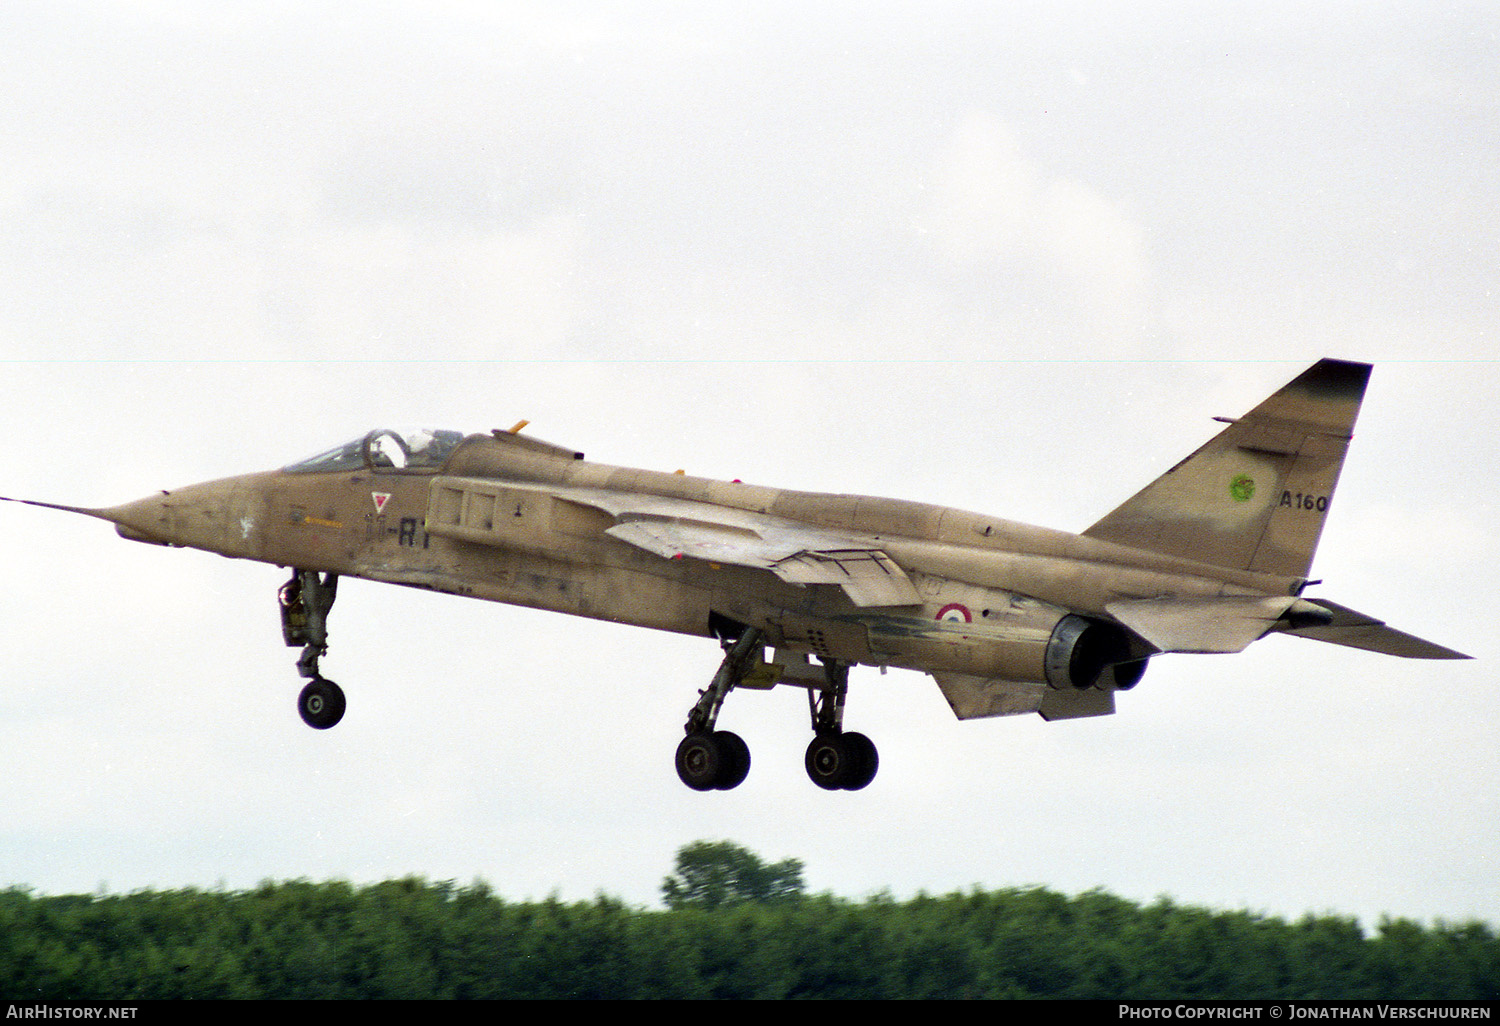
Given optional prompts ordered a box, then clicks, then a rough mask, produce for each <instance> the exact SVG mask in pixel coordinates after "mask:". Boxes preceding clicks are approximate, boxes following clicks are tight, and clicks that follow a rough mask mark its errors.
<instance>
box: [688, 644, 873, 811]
mask: <svg viewBox="0 0 1500 1026" xmlns="http://www.w3.org/2000/svg"><path fill="white" fill-rule="evenodd" d="M761 637H762V635H761V632H760V631H758V630H756V629H755V628H753V627H752V628H746V629H745V631H744V632H743V633H742V634H740V636H739V637H738V638H737V639H734V640H727V639H726V640H725V642H724V650H725V651H724V661H723V662H722V663H721V664H720V665H719V670H718V672H717V673H715V674H714V679H713V682H712V683H711V684H709V686H708V688H707V690H705V691H704V692H703V693H702V695H701V696H700V697H699V699H698V702H697V704H696V705H694V706H693V709H692V711H691V712H690V713H688V719H687V724H686V726H685V727H684V730H685V732H686V734H687V736H686V737H684V738H683V739H682V743H681V744H679V745H678V746H677V776H678V777H680V778H681V779H682V782H683V783H684V784H686V785H687V786H688V787H691V788H692V789H693V790H695V791H727V790H729V789H731V788H734V787H738V786H739V785H740V784H741V783H743V782H744V779H745V776H746V774H748V773H749V772H750V749H749V747H748V746H747V745H746V744H745V742H744V740H743V739H742V738H741V737H740V736H739V735H738V734H735V733H733V732H732V731H728V730H717V729H715V723H716V722H717V720H718V718H719V709H720V708H721V707H722V706H723V704H724V699H725V698H726V697H727V696H728V694H729V692H730V691H732V690H734V688H736V687H738V686H740V685H742V684H745V678H746V677H747V676H749V674H750V673H751V672H752V671H753V670H755V669H757V667H758V666H760V665H762V664H763V660H762V658H761V656H762V653H763V646H762V643H761ZM822 669H823V679H822V680H815V679H813V678H806V679H801V678H798V679H790V680H783V681H780V682H779V683H787V684H799V685H801V686H803V687H806V688H807V702H808V711H809V713H810V715H811V717H812V726H813V739H812V742H811V743H810V744H809V745H808V746H807V756H806V758H805V760H804V763H805V765H806V767H807V775H808V777H809V778H811V779H812V782H813V783H815V784H817V785H818V786H819V787H821V788H823V789H825V790H828V791H839V790H843V791H858V790H859V789H860V788H862V787H865V786H866V785H868V784H869V783H870V781H872V780H874V779H875V771H876V770H877V769H879V768H880V756H879V754H878V753H877V752H876V750H875V744H874V742H872V741H871V740H870V739H869V738H868V737H866V736H865V735H863V734H859V733H855V732H848V733H846V732H845V731H844V727H843V723H844V698H845V696H846V695H847V693H848V690H849V664H848V663H841V662H838V661H837V660H830V661H828V662H826V663H824V664H823V667H822ZM776 683H778V682H777V681H775V680H773V681H772V682H771V684H770V685H755V686H767V687H768V686H772V685H774V684H776Z"/></svg>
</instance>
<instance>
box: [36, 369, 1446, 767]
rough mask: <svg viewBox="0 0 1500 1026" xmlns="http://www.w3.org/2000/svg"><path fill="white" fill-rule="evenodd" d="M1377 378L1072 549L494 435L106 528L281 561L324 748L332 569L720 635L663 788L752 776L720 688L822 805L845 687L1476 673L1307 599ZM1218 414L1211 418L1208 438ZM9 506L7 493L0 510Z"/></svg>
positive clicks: (117, 515)
mask: <svg viewBox="0 0 1500 1026" xmlns="http://www.w3.org/2000/svg"><path fill="white" fill-rule="evenodd" d="M1369 375H1370V366H1369V365H1368V364H1363V363H1349V362H1345V361H1340V360H1321V361H1319V362H1318V363H1316V364H1314V365H1313V366H1312V367H1311V368H1309V369H1308V370H1306V371H1304V372H1303V373H1302V374H1301V375H1299V376H1298V377H1297V378H1296V379H1294V380H1293V381H1292V382H1290V383H1289V384H1288V385H1286V386H1285V387H1283V388H1282V389H1280V390H1279V391H1277V392H1276V393H1275V394H1274V395H1272V396H1271V397H1270V398H1268V399H1266V400H1265V401H1264V402H1262V403H1261V404H1260V405H1259V406H1256V407H1255V408H1254V409H1253V410H1251V411H1250V412H1249V413H1247V414H1246V415H1244V416H1243V417H1240V418H1238V419H1235V420H1226V421H1225V423H1226V424H1227V426H1226V427H1225V428H1224V429H1223V430H1222V431H1221V432H1220V433H1219V434H1218V435H1217V436H1216V437H1214V438H1213V439H1212V440H1210V441H1209V442H1208V443H1207V444H1205V445H1204V446H1202V447H1201V448H1199V449H1198V450H1197V451H1196V452H1194V453H1193V454H1192V455H1190V456H1188V457H1187V458H1185V459H1184V460H1182V461H1181V462H1180V463H1178V464H1177V465H1176V466H1174V467H1173V468H1172V469H1171V470H1169V471H1167V472H1166V473H1165V474H1163V475H1162V476H1161V477H1159V478H1158V479H1157V480H1155V481H1154V482H1152V483H1151V484H1149V485H1147V486H1146V487H1145V488H1144V489H1143V490H1141V491H1140V492H1139V493H1137V494H1136V495H1135V496H1134V497H1133V498H1131V499H1129V500H1128V501H1127V502H1125V504H1124V505H1122V506H1120V507H1119V508H1118V509H1116V510H1114V511H1113V512H1111V513H1109V514H1108V515H1106V516H1105V517H1104V519H1102V520H1100V521H1099V522H1098V523H1096V524H1094V525H1093V526H1092V527H1090V528H1089V529H1088V530H1086V531H1084V532H1083V533H1082V534H1080V535H1074V534H1068V533H1065V532H1062V531H1054V530H1048V529H1046V528H1040V527H1030V526H1027V525H1024V524H1018V523H1014V522H1011V521H1008V520H1001V519H999V518H996V517H991V516H985V515H983V514H979V513H966V512H963V511H960V510H956V509H947V508H944V507H940V506H930V505H925V504H923V503H918V502H909V501H903V500H896V499H878V498H870V497H867V496H862V495H829V494H820V493H814V492H801V491H787V490H779V489H775V488H766V487H762V486H759V485H752V484H744V483H742V482H740V481H714V480H708V479H705V478H698V477H692V476H688V475H686V474H683V473H682V472H680V471H679V472H677V473H663V472H660V471H653V470H635V469H629V468H625V467H615V466H607V465H603V464H599V463H590V462H587V461H585V460H584V458H583V454H582V453H580V452H575V451H574V450H572V449H569V448H565V447H562V446H558V445H553V444H551V443H548V442H543V441H540V440H538V439H536V438H533V437H531V436H529V435H525V434H522V433H521V430H522V428H523V427H524V426H525V422H524V421H523V422H522V423H520V424H517V425H516V426H515V427H513V428H511V429H510V430H497V431H493V432H491V433H490V434H475V435H468V436H465V435H463V434H460V433H459V432H456V431H420V432H400V431H393V430H384V429H380V430H375V431H371V432H370V433H368V434H366V435H364V436H363V437H361V438H358V439H355V440H353V441H351V442H348V443H346V444H343V445H340V446H337V447H335V448H333V449H329V450H328V451H327V452H324V453H321V454H319V455H317V456H313V457H311V458H309V459H305V460H302V461H300V462H298V463H293V464H291V465H289V466H286V467H283V468H282V469H280V470H275V471H270V472H267V473H259V474H251V475H248V476H243V477H232V478H227V479H224V480H219V481H212V482H208V483H205V484H197V485H190V486H188V487H186V488H178V489H174V490H172V491H163V492H161V493H160V494H158V495H153V496H151V497H149V498H145V499H141V500H140V501H138V502H132V503H128V504H126V505H123V506H115V507H112V508H108V509H86V508H80V507H73V506H59V505H56V504H52V503H41V502H32V503H30V504H31V505H38V506H48V507H50V508H55V509H64V510H69V511H71V512H75V513H83V514H86V515H88V516H92V517H98V518H100V519H103V520H107V521H110V522H112V523H114V524H115V525H117V526H116V529H117V531H118V532H119V533H120V534H121V535H122V536H123V537H125V538H128V539H131V540H133V541H141V542H151V543H154V544H159V545H171V546H188V547H192V548H198V549H205V550H207V551H209V552H217V553H220V554H222V555H225V556H229V557H233V558H237V559H252V560H259V561H261V562H266V563H275V564H278V565H280V566H282V567H286V568H290V569H291V571H292V575H291V579H290V580H289V581H287V582H286V584H285V585H284V586H283V587H282V588H281V591H280V607H281V620H282V634H283V637H284V640H285V642H286V644H287V645H289V646H292V647H299V646H300V647H301V649H302V652H301V656H300V658H299V659H298V662H297V667H298V670H299V671H300V673H301V675H302V676H303V677H305V678H308V683H307V684H306V686H305V687H304V688H303V689H302V692H301V695H300V697H299V699H298V709H299V711H300V713H301V715H302V718H303V719H304V720H305V721H306V722H307V723H308V725H309V726H312V727H315V728H318V729H320V730H321V729H326V728H328V727H332V726H333V725H334V724H335V723H337V722H338V721H339V719H340V717H342V716H343V713H344V702H345V700H344V694H343V691H342V690H341V689H340V688H339V687H338V686H337V685H336V684H334V683H332V682H331V681H329V680H326V679H325V678H324V677H323V676H322V674H321V672H320V669H319V660H320V659H321V658H322V657H323V656H324V655H325V654H326V652H327V648H328V630H327V623H328V615H329V611H330V609H331V608H332V606H333V603H334V597H335V595H336V593H337V585H338V582H339V579H340V578H341V577H358V578H364V579H366V580H372V581H383V582H386V583H389V584H402V585H407V586H410V587H416V588H428V589H433V590H436V591H440V592H445V593H447V594H452V595H464V596H468V597H470V598H480V599H489V600H491V601H495V602H508V603H513V604H517V605H524V606H534V607H538V608H543V609H551V610H556V611H558V612H564V613H572V614H574V615H576V616H588V617H595V618H598V619H604V620H612V621H617V622H622V623H630V624H636V625H639V626H642V627H652V628H656V629H658V630H666V631H676V632H679V633H683V634H693V635H701V636H705V637H713V638H716V639H718V641H719V642H720V644H721V646H722V648H723V650H724V656H723V662H722V663H721V665H720V666H719V669H718V672H717V673H716V674H715V675H714V677H713V679H712V681H711V683H710V684H709V686H708V687H707V688H706V689H705V690H703V691H702V692H701V693H700V697H699V699H698V701H697V702H696V703H695V704H694V705H693V707H692V709H691V710H690V712H689V713H688V718H687V722H686V724H685V727H684V731H683V732H684V735H685V736H684V738H683V740H682V743H681V744H680V745H679V746H678V749H677V755H676V765H677V772H678V775H679V776H680V777H681V779H682V781H683V782H684V783H685V784H687V785H688V786H689V787H691V788H694V789H697V790H700V791H707V790H712V789H728V788H732V787H735V786H737V785H738V784H739V783H740V782H741V781H743V780H744V779H745V775H746V773H747V772H748V771H749V768H750V753H749V750H748V748H747V747H746V745H745V742H744V741H743V740H742V739H741V738H739V737H738V736H737V735H735V734H734V733H732V732H730V731H726V730H720V729H718V728H717V720H718V716H719V710H720V708H721V706H722V704H723V702H724V700H725V698H726V697H727V696H728V694H729V693H730V692H731V691H732V690H734V689H735V688H762V689H764V688H771V687H775V686H777V685H790V686H795V687H801V688H805V689H806V690H807V694H808V706H809V713H810V718H811V721H812V729H813V735H814V736H813V739H812V741H811V743H810V744H809V745H808V748H807V752H806V758H805V764H806V768H807V773H808V776H809V777H811V778H812V780H813V782H814V783H816V784H818V785H819V786H820V787H823V788H826V789H829V790H834V789H845V790H856V789H859V788H862V787H864V786H866V785H867V784H869V783H870V781H871V779H873V777H874V776H875V771H876V768H877V765H878V756H877V754H876V749H875V746H874V744H873V743H872V742H871V741H870V739H869V738H867V737H865V736H864V735H863V734H860V733H857V732H853V731H845V730H844V729H843V719H844V704H845V699H846V697H847V694H848V679H849V669H850V667H852V666H855V665H857V664H863V665H873V666H880V667H886V666H897V667H906V668H910V669H916V670H921V671H925V672H927V673H930V674H931V675H932V676H933V678H934V679H935V680H936V682H937V685H938V687H939V688H940V689H941V690H942V693H943V695H944V696H945V697H946V698H947V700H948V703H949V704H950V705H951V706H952V708H953V711H954V713H955V714H956V715H957V716H958V718H960V719H970V718H973V717H982V716H1007V715H1013V714H1017V713H1027V712H1036V713H1039V714H1040V715H1041V716H1042V717H1043V718H1044V719H1047V720H1058V719H1068V718H1071V717H1082V716H1100V715H1105V714H1109V713H1112V712H1114V708H1115V693H1116V692H1118V691H1126V690H1129V689H1130V688H1132V687H1134V686H1135V685H1136V684H1137V683H1138V682H1139V681H1140V680H1141V677H1142V675H1143V674H1144V673H1145V671H1146V666H1147V664H1148V662H1149V661H1150V660H1151V659H1152V658H1153V657H1155V656H1157V655H1161V654H1163V653H1169V652H1200V653H1207V652H1220V653H1223V652H1238V651H1240V650H1242V649H1244V648H1245V647H1246V646H1248V645H1249V644H1250V643H1251V642H1252V641H1255V640H1256V639H1258V638H1261V637H1264V636H1265V635H1267V634H1271V633H1282V634H1291V635H1295V636H1298V637H1303V638H1311V639H1314V640H1316V641H1325V642H1332V643H1333V644H1337V645H1347V646H1350V647H1353V648H1362V649H1368V650H1370V651H1374V652H1382V653H1385V654H1387V655H1395V656H1405V657H1410V658H1418V659H1464V658H1468V657H1467V656H1464V655H1462V654H1461V653H1458V652H1454V651H1452V650H1451V649H1447V648H1444V647H1442V646H1440V645H1436V644H1433V643H1432V642H1429V641H1423V640H1421V639H1419V638H1415V637H1412V636H1411V635H1409V634H1405V633H1402V632H1401V631H1397V630H1394V629H1392V628H1390V627H1388V626H1386V625H1385V624H1384V623H1383V622H1382V621H1380V620H1377V619H1375V618H1373V617H1370V616H1366V615H1364V614H1362V613H1357V612H1355V611H1353V610H1352V609H1349V608H1347V607H1345V606H1342V605H1339V604H1338V603H1335V602H1331V601H1329V600H1327V599H1322V598H1310V597H1306V596H1304V594H1303V592H1304V589H1306V588H1307V587H1308V585H1309V584H1313V583H1317V582H1312V581H1309V580H1308V572H1309V569H1310V566H1311V563H1312V558H1313V552H1314V549H1315V548H1316V547H1317V543H1318V538H1319V535H1320V534H1321V532H1322V529H1323V522H1324V520H1325V519H1326V517H1327V515H1328V510H1329V507H1330V504H1331V503H1332V501H1333V494H1334V486H1335V485H1336V484H1337V482H1338V477H1339V471H1340V468H1341V467H1342V465H1343V460H1344V454H1345V452H1346V450H1347V448H1348V444H1349V439H1350V437H1351V433H1352V430H1353V427H1354V421H1355V418H1356V416H1357V415H1358V413H1359V407H1360V403H1361V401H1362V400H1363V397H1364V392H1365V386H1366V383H1367V382H1368V380H1369ZM1219 419H1223V418H1219ZM11 501H25V500H11Z"/></svg>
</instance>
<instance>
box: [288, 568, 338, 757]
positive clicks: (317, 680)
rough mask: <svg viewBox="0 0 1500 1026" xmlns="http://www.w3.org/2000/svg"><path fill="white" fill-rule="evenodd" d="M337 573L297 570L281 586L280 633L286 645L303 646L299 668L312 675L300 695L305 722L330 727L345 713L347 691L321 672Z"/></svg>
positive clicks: (303, 674)
mask: <svg viewBox="0 0 1500 1026" xmlns="http://www.w3.org/2000/svg"><path fill="white" fill-rule="evenodd" d="M338 586H339V578H338V574H319V573H318V572H317V571H315V570H296V571H293V573H292V579H291V580H290V581H287V582H286V583H285V584H283V585H282V586H281V591H280V593H279V594H278V598H279V599H280V605H281V636H282V638H283V639H285V641H286V643H287V646H288V647H291V648H295V647H296V646H298V645H301V646H303V648H302V655H301V656H300V657H298V659H297V672H298V673H300V674H302V676H304V677H307V678H309V679H308V682H307V686H306V687H304V688H303V689H302V693H301V694H300V695H298V696H297V712H299V713H301V715H302V722H303V723H306V724H307V725H308V726H309V727H312V728H313V729H315V730H327V729H328V728H329V727H331V726H333V725H334V724H335V723H337V722H338V721H339V720H341V719H343V717H344V692H343V689H342V688H340V687H339V686H338V685H337V684H335V683H334V682H333V681H331V680H325V679H324V678H323V675H322V674H321V673H319V672H318V659H319V658H320V657H321V656H323V655H325V654H326V653H327V652H328V610H330V609H331V608H333V600H334V598H335V597H336V595H337V593H338Z"/></svg>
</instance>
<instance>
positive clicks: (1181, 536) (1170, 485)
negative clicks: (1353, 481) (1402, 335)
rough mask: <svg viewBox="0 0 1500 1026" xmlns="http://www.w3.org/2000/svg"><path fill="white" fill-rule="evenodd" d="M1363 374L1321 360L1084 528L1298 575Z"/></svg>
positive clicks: (1322, 514) (1337, 465) (1318, 525)
mask: <svg viewBox="0 0 1500 1026" xmlns="http://www.w3.org/2000/svg"><path fill="white" fill-rule="evenodd" d="M1369 380H1370V365H1369V364H1367V363H1349V362H1347V361H1344V360H1319V361H1318V362H1317V363H1315V364H1313V366H1311V367H1309V368H1308V369H1307V370H1305V371H1303V372H1302V373H1301V374H1299V375H1298V376H1297V377H1296V378H1294V379H1293V380H1292V381H1291V382H1289V383H1288V384H1287V385H1285V386H1284V387H1283V388H1281V389H1280V390H1279V391H1277V392H1276V393H1275V394H1273V395H1272V396H1271V397H1270V398H1268V399H1266V400H1265V401H1264V402H1262V403H1261V404H1260V405H1259V406H1257V407H1256V408H1255V409H1253V410H1251V411H1250V412H1249V413H1247V414H1245V415H1244V416H1243V417H1241V418H1240V419H1239V420H1236V421H1233V422H1232V423H1230V425H1229V427H1227V428H1225V429H1224V430H1223V431H1221V432H1219V434H1218V435H1216V436H1215V437H1214V438H1213V439H1211V440H1210V441H1209V442H1208V443H1207V444H1206V445H1204V446H1203V447H1202V448H1200V449H1199V450H1198V451H1197V452H1195V453H1193V454H1192V455H1191V456H1189V457H1188V458H1187V459H1185V460H1183V461H1182V462H1181V463H1179V464H1177V466H1175V467H1173V468H1172V469H1171V470H1169V471H1167V472H1166V473H1165V474H1163V475H1162V476H1161V477H1159V478H1157V479H1156V480H1155V481H1153V482H1152V483H1151V484H1149V485H1147V486H1146V487H1145V488H1143V489H1142V490H1141V491H1139V492H1137V493H1136V494H1135V495H1134V496H1133V497H1132V498H1131V499H1129V500H1128V501H1127V502H1126V503H1125V504H1124V505H1122V506H1120V507H1119V508H1118V509H1116V510H1115V511H1114V512H1112V513H1110V514H1109V515H1108V516H1106V517H1105V518H1104V519H1103V520H1100V521H1099V522H1098V523H1097V524H1095V525H1094V526H1093V527H1090V528H1089V529H1088V530H1087V531H1084V532H1083V533H1084V534H1085V535H1086V536H1088V537H1090V538H1098V539H1101V540H1103V541H1111V542H1117V543H1119V544H1121V545H1129V546H1132V547H1134V548H1139V549H1147V550H1149V551H1151V552H1160V553H1163V554H1164V555H1169V556H1181V557H1183V558H1186V559H1193V560H1197V561H1199V562H1203V563H1211V564H1213V565H1215V566H1222V567H1227V568H1230V569H1234V570H1250V571H1254V572H1257V573H1264V574H1275V575H1280V576H1286V577H1306V576H1307V572H1308V569H1309V567H1311V565H1312V558H1313V551H1314V550H1315V549H1316V548H1317V546H1318V537H1319V536H1320V535H1321V534H1322V531H1323V521H1324V519H1325V518H1326V517H1327V515H1328V506H1329V503H1330V502H1332V500H1333V489H1334V486H1335V485H1337V484H1338V479H1339V471H1340V470H1341V469H1342V468H1343V465H1344V453H1345V452H1346V451H1347V450H1348V448H1349V439H1350V437H1351V436H1352V434H1353V431H1354V421H1355V418H1356V417H1358V416H1359V406H1360V402H1361V401H1362V400H1363V399H1364V395H1365V385H1366V384H1367V383H1368V382H1369Z"/></svg>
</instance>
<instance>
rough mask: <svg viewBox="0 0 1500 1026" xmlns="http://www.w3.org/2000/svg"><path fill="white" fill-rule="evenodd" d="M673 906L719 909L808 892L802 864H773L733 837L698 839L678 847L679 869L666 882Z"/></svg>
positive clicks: (665, 897)
mask: <svg viewBox="0 0 1500 1026" xmlns="http://www.w3.org/2000/svg"><path fill="white" fill-rule="evenodd" d="M661 893H662V900H663V901H664V902H666V905H667V908H670V909H673V910H680V909H684V908H703V909H715V908H722V907H724V906H726V905H737V904H739V903H740V902H744V901H759V902H767V901H785V900H787V899H790V898H796V897H798V896H800V895H801V894H802V863H801V862H800V861H798V860H797V859H784V860H782V861H781V862H777V863H775V864H773V865H767V864H766V863H764V862H762V861H761V860H760V857H759V856H757V855H756V854H755V853H754V852H752V851H749V850H748V849H746V848H741V847H740V846H739V845H737V844H731V843H730V842H728V841H694V842H693V843H692V844H688V845H684V846H683V847H682V848H680V849H678V851H677V869H676V872H675V873H674V874H673V875H672V876H669V877H667V878H666V879H665V880H663V881H662V884H661Z"/></svg>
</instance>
